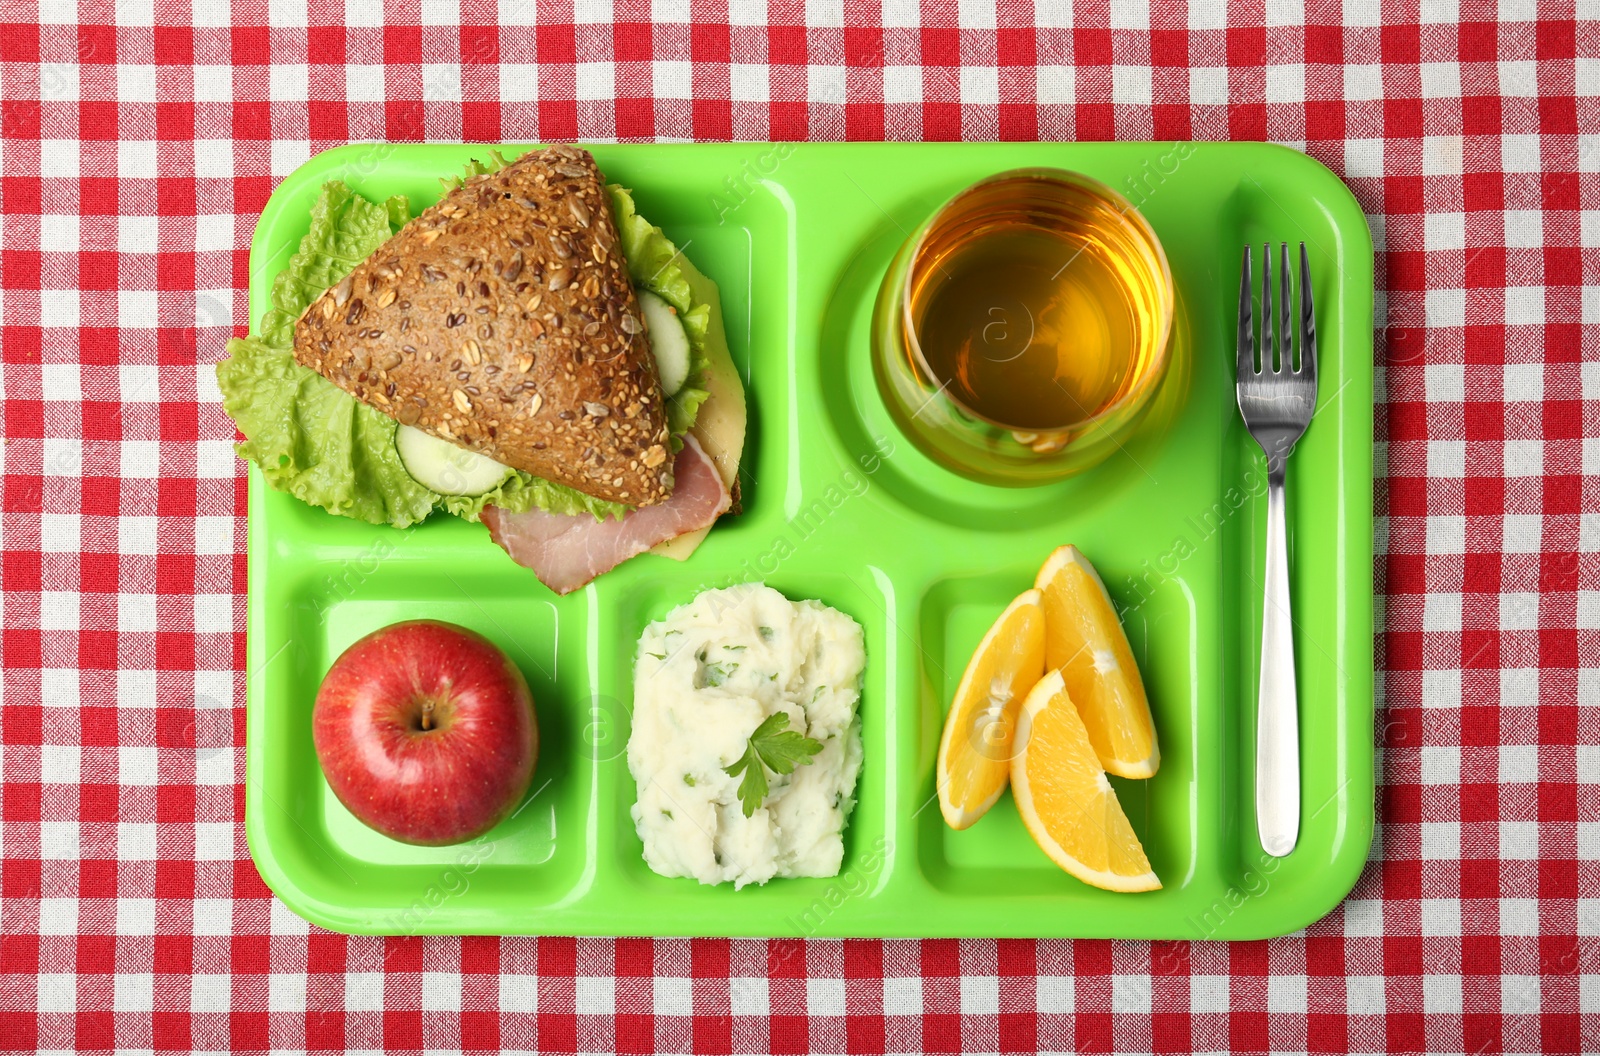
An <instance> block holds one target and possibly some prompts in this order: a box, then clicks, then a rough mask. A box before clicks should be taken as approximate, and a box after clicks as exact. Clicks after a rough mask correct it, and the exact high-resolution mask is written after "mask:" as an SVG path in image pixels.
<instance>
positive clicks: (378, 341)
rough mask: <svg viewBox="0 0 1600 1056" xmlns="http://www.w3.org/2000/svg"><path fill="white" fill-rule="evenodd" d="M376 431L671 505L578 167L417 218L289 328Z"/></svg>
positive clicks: (521, 162)
mask: <svg viewBox="0 0 1600 1056" xmlns="http://www.w3.org/2000/svg"><path fill="white" fill-rule="evenodd" d="M294 337H295V339H294V356H295V359H296V360H297V361H299V362H300V363H302V364H304V365H305V366H307V367H309V368H311V369H312V370H314V371H316V372H317V373H318V374H321V375H322V376H323V377H325V378H327V379H328V380H329V381H331V382H333V383H334V384H335V385H337V386H339V387H340V388H342V389H344V390H345V391H346V392H349V393H350V394H351V395H353V396H355V397H356V398H357V399H359V400H362V401H364V402H366V403H369V404H371V405H372V406H374V407H376V408H377V409H378V410H380V411H382V412H384V413H385V414H387V415H389V416H390V417H392V418H394V419H396V420H398V421H400V422H402V423H404V424H406V425H412V426H415V427H416V428H418V429H421V430H423V431H424V432H428V433H432V434H433V435H435V436H438V437H442V438H443V439H445V440H449V441H451V442H453V443H456V444H459V445H460V446H462V447H465V448H468V449H469V450H472V451H478V452H481V453H482V454H485V455H487V456H489V457H490V458H493V459H495V460H497V461H499V462H503V463H505V464H506V465H508V466H511V467H512V468H514V469H520V470H523V471H525V472H528V473H532V474H533V475H535V476H538V477H543V478H544V479H546V480H552V481H556V482H558V483H561V484H566V485H569V486H571V487H573V488H576V489H577V490H579V491H581V492H584V493H585V494H587V495H591V496H594V497H595V498H598V499H604V500H607V501H610V502H620V503H625V504H627V505H629V506H649V505H653V504H655V503H658V502H662V501H664V500H665V499H666V498H667V497H668V496H669V495H671V493H672V483H673V481H672V465H673V460H672V456H671V446H670V442H669V437H668V435H667V422H666V411H665V407H664V401H663V399H662V395H661V382H660V379H659V378H658V377H657V374H656V364H655V357H654V356H653V355H652V354H651V351H650V343H649V340H648V338H647V337H646V335H645V328H644V324H643V321H642V317H641V314H640V311H639V302H638V298H637V296H636V295H635V293H634V289H633V283H632V281H631V280H630V279H629V277H628V266H627V261H625V260H624V259H623V256H622V250H621V247H620V245H619V242H618V237H617V229H616V224H615V222H614V221H613V219H612V216H611V206H610V202H609V200H608V199H607V196H606V192H605V180H604V177H603V176H602V175H601V173H600V170H599V168H598V167H597V166H596V165H595V161H594V158H593V157H592V156H591V155H590V154H589V152H588V151H585V150H580V149H578V148H576V147H570V146H552V147H547V148H544V149H542V150H535V151H530V152H529V153H527V154H525V155H523V156H522V157H521V158H519V159H518V160H517V161H515V162H513V163H512V164H511V165H509V166H507V167H506V168H504V169H501V170H500V171H499V172H494V173H487V174H485V175H481V176H474V177H472V178H470V179H468V180H467V181H466V182H465V183H463V184H462V185H461V186H460V187H459V188H457V189H456V190H454V191H451V192H450V193H449V194H447V195H446V196H445V197H444V198H443V199H442V200H441V201H440V202H439V203H438V204H437V205H434V206H432V207H431V208H429V209H427V210H425V211H423V213H422V214H421V215H419V216H418V217H416V219H414V220H412V221H411V222H410V223H408V224H406V226H405V227H403V228H401V230H400V231H399V232H398V233H397V234H396V235H395V236H394V237H393V238H391V239H389V241H387V242H385V243H384V244H383V245H382V246H380V247H379V248H378V250H377V251H376V252H375V253H373V254H372V256H370V257H368V258H367V259H366V260H365V261H363V262H362V263H360V264H359V265H357V266H356V268H355V270H354V271H352V272H351V273H350V274H349V275H347V276H346V277H345V278H344V279H343V280H341V281H340V282H339V283H338V284H337V285H335V286H333V287H332V288H331V289H329V290H327V291H325V292H324V293H323V294H322V296H320V297H318V298H317V299H316V300H314V301H312V302H311V304H310V306H309V307H307V309H306V311H305V313H304V314H303V315H302V316H301V317H300V319H299V321H298V322H297V323H296V324H295V335H294Z"/></svg>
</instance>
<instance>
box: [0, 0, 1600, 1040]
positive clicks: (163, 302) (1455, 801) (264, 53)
mask: <svg viewBox="0 0 1600 1056" xmlns="http://www.w3.org/2000/svg"><path fill="white" fill-rule="evenodd" d="M307 6H308V5H307V4H306V3H304V2H303V0H300V2H297V0H270V2H267V3H263V2H260V0H254V2H250V3H241V4H236V5H233V8H232V9H231V10H230V9H229V7H228V5H226V4H223V3H220V2H218V3H209V2H202V0H194V2H193V3H192V4H191V3H189V2H186V0H117V2H115V3H112V2H110V0H106V2H90V0H83V2H82V3H74V0H54V2H50V3H45V4H43V5H40V6H37V7H36V6H32V5H26V4H18V3H10V2H8V3H5V4H4V7H3V15H0V22H3V23H4V24H3V25H0V103H3V120H4V127H3V133H4V134H3V142H0V249H3V254H0V361H3V362H0V396H3V410H4V416H3V421H0V433H3V437H4V440H3V446H0V465H3V471H4V476H3V484H0V496H3V515H0V580H3V584H4V594H3V600H0V606H3V609H0V611H3V628H4V629H3V637H0V642H3V656H0V667H3V673H0V764H3V776H4V781H3V785H0V851H3V859H4V860H3V864H0V1047H4V1048H6V1049H16V1050H31V1049H50V1050H66V1049H74V1048H82V1049H110V1048H119V1049H132V1050H147V1051H148V1050H151V1049H155V1050H188V1049H194V1050H206V1051H212V1050H220V1049H229V1048H233V1049H246V1050H267V1049H272V1050H283V1051H296V1050H305V1049H310V1050H327V1049H371V1050H378V1049H387V1050H402V1051H404V1050H419V1049H443V1050H469V1049H471V1050H482V1049H497V1048H507V1049H533V1048H538V1049H542V1050H546V1051H562V1050H566V1051H572V1050H579V1051H607V1050H621V1051H644V1050H649V1049H659V1050H663V1051H670V1052H689V1051H705V1052H727V1051H730V1050H731V1051H735V1052H756V1051H775V1052H799V1051H804V1050H807V1049H811V1050H816V1051H824V1052H857V1051H859V1052H869V1051H883V1050H889V1051H895V1052H909V1051H916V1050H929V1051H956V1050H963V1051H969V1052H974V1051H1014V1050H1031V1049H1035V1048H1038V1049H1049V1050H1073V1051H1107V1050H1111V1051H1118V1052H1124V1051H1125V1052H1135V1051H1146V1052H1148V1051H1152V1050H1159V1051H1179V1050H1187V1049H1191V1048H1193V1049H1199V1050H1212V1051H1225V1050H1229V1049H1234V1050H1261V1049H1276V1050H1291V1051H1312V1052H1344V1051H1352V1052H1379V1051H1385V1050H1388V1051H1410V1052H1416V1051H1424V1050H1426V1051H1430V1052H1472V1053H1484V1052H1493V1051H1501V1050H1504V1051H1513V1052H1535V1051H1545V1052H1577V1051H1582V1050H1587V1051H1591V1052H1593V1051H1596V1050H1600V864H1597V861H1596V860H1597V858H1600V557H1597V551H1600V9H1597V8H1596V6H1595V4H1594V3H1593V2H1592V0H1585V2H1582V3H1579V4H1578V5H1577V6H1576V8H1575V7H1574V5H1573V3H1571V2H1567V3H1544V2H1536V0H1502V2H1501V3H1499V4H1498V5H1496V4H1494V3H1486V2H1485V3H1474V4H1469V5H1467V6H1465V7H1464V8H1462V9H1461V10H1459V11H1458V10H1457V9H1456V8H1455V6H1454V5H1452V4H1449V3H1421V4H1419V3H1417V2H1409V3H1393V4H1386V5H1384V7H1383V9H1382V10H1381V11H1380V10H1379V9H1378V6H1377V5H1376V4H1369V3H1366V2H1357V0H1347V2H1346V3H1345V5H1344V8H1343V9H1342V10H1341V7H1340V5H1339V4H1338V3H1337V2H1322V3H1316V4H1314V5H1312V8H1313V9H1312V10H1311V11H1309V12H1303V11H1301V10H1299V9H1298V5H1295V4H1293V3H1281V2H1278V0H1271V2H1266V3H1261V2H1255V3H1239V4H1231V5H1225V4H1223V3H1203V2H1199V0H1194V2H1192V3H1190V4H1188V5H1187V6H1185V5H1184V4H1182V3H1179V4H1177V5H1174V6H1171V7H1170V8H1166V9H1165V10H1163V11H1162V12H1160V13H1148V14H1147V13H1146V12H1145V11H1144V10H1143V5H1135V4H1127V5H1122V6H1121V9H1120V10H1118V11H1117V12H1114V13H1112V14H1110V15H1108V14H1107V13H1106V12H1104V11H1099V10H1094V9H1093V8H1092V5H1090V4H1088V3H1082V2H1080V3H1077V4H1067V3H1054V2H1052V3H1044V2H1040V3H1038V4H1037V5H1032V6H1031V5H1030V4H1029V3H1028V2H1027V0H1007V2H1005V3H1003V4H1001V5H1000V9H999V10H998V11H997V10H996V9H995V8H994V7H992V6H987V5H985V4H983V3H981V2H970V3H969V2H962V3H960V4H949V3H939V2H936V0H923V2H921V3H916V2H907V0H885V2H883V3H881V4H879V3H860V4H857V3H849V4H845V5H844V7H843V9H841V6H840V4H839V3H838V2H828V0H812V2H810V3H805V4H800V3H792V2H791V3H784V2H778V0H773V2H772V3H770V4H769V5H765V6H760V5H758V6H756V7H755V8H754V9H752V8H751V7H750V6H749V5H747V4H738V5H735V7H734V9H732V10H730V9H729V7H728V5H726V4H724V3H720V2H717V0H655V3H653V4H648V3H637V2H629V3H619V4H617V5H616V8H615V10H613V8H612V7H611V5H610V4H607V3H604V2H602V0H576V2H574V0H551V2H548V3H540V4H538V6H537V10H536V9H535V6H534V5H533V4H531V3H520V2H513V0H505V2H504V3H503V4H502V6H501V7H500V9H499V10H498V11H494V10H489V11H478V10H476V9H474V5H472V4H470V3H459V4H458V3H456V2H451V3H442V2H438V0H423V2H420V3H418V2H415V0H391V2H390V3H387V4H383V5H379V4H376V3H356V2H354V0H351V2H349V3H348V4H345V5H341V4H339V3H337V2H335V3H321V2H314V3H312V4H310V5H309V8H310V9H309V10H308V9H307ZM380 6H381V17H380ZM1035 137H1037V138H1042V139H1109V138H1122V139H1150V138H1157V139H1190V138H1193V139H1243V140H1259V139H1268V140H1274V141H1278V142H1282V143H1288V144H1291V145H1293V146H1296V147H1299V148H1302V149H1304V150H1306V151H1308V152H1309V153H1311V154H1313V155H1314V156H1316V157H1317V158H1319V159H1320V160H1322V161H1323V162H1325V163H1327V164H1328V165H1329V166H1331V167H1332V168H1333V169H1334V170H1335V171H1336V172H1338V173H1340V174H1341V175H1342V176H1343V177H1344V178H1345V179H1346V180H1347V181H1348V182H1349V184H1350V186H1351V187H1352V188H1353V189H1354V191H1355V194H1356V196H1357V197H1358V198H1359V199H1360V201H1361V203H1362V205H1363V206H1364V208H1365V209H1366V211H1367V213H1368V216H1369V217H1370V219H1371V224H1372V229H1373V233H1374V236H1375V241H1376V244H1377V250H1378V274H1379V278H1378V285H1379V299H1378V312H1377V318H1378V323H1379V326H1380V328H1381V329H1380V330H1379V332H1378V334H1377V339H1378V340H1377V348H1378V353H1377V354H1378V356H1379V363H1378V367H1379V368H1380V369H1379V371H1378V377H1379V383H1378V384H1379V389H1378V393H1379V394H1378V403H1377V406H1376V408H1375V414H1376V417H1377V434H1378V437H1379V443H1378V445H1377V449H1376V451H1375V453H1374V458H1375V460H1376V470H1377V475H1378V477H1379V481H1378V484H1377V495H1376V501H1377V504H1378V528H1377V532H1378V538H1377V544H1378V553H1379V557H1378V560H1377V566H1376V567H1375V568H1374V570H1373V576H1374V583H1375V585H1376V590H1377V594H1378V599H1379V617H1380V620H1379V632H1378V640H1377V642H1376V651H1377V655H1378V658H1379V661H1378V662H1379V664H1380V671H1379V675H1378V679H1377V685H1378V689H1379V702H1380V722H1379V726H1378V730H1377V737H1378V741H1379V744H1380V748H1381V752H1380V762H1381V772H1382V778H1381V786H1380V789H1379V797H1378V801H1379V802H1378V815H1379V822H1380V825H1379V834H1378V837H1377V840H1376V842H1375V844H1374V847H1373V853H1372V862H1371V864H1370V865H1369V867H1368V868H1367V871H1366V873H1365V875H1364V876H1363V878H1362V880H1361V882H1360V884H1359V885H1358V886H1357V888H1356V890H1355V892H1354V894H1353V895H1352V896H1351V897H1350V899H1349V901H1347V902H1346V903H1345V904H1344V905H1343V906H1342V907H1341V908H1340V909H1338V910H1337V911H1335V912H1334V913H1333V915H1332V916H1330V917H1328V918H1327V919H1326V920H1324V921H1322V922H1321V923H1319V924H1316V925H1314V926H1313V927H1311V928H1309V929H1307V930H1306V931H1305V932H1304V933H1301V934H1296V935H1293V936H1290V937H1287V938H1283V939H1278V940H1273V941H1268V942H1248V943H1239V944H1233V945H1227V944H1220V943H1194V944H1182V943H1179V944H1160V943H1158V944H1155V945H1152V944H1150V943H1144V942H999V943H996V942H953V941H930V942H914V941H895V942H876V941H849V942H831V941H828V942H824V941H814V942H810V943H805V944H803V946H802V947H801V948H800V950H799V955H798V956H794V955H790V951H788V950H785V949H780V948H778V944H769V943H766V942H756V941H733V942H728V941H720V940H712V941H693V942H691V941H678V940H673V941H649V940H625V941H616V942H612V941H609V940H590V939H583V940H577V941H574V940H572V939H545V940H532V939H528V940H522V939H417V938H390V939H382V938H347V937H344V936H340V935H335V934H329V933H326V932H323V931H321V930H319V929H316V928H312V927H310V926H308V925H307V924H305V923H303V922H302V921H300V920H299V919H298V918H296V917H295V916H294V915H293V914H291V913H290V912H288V911H287V910H286V909H284V908H283V907H282V905H280V904H279V903H277V902H276V901H275V900H274V899H273V898H272V897H271V895H270V894H269V893H268V891H267V888H266V887H265V886H264V885H263V884H262V882H261V879H260V878H259V876H258V875H257V873H256V870H255V869H254V867H253V866H252V865H251V862H250V858H249V855H248V852H247V850H246V847H245V840H244V833H243V829H242V826H241V820H242V803H243V794H242V787H241V782H242V779H243V773H244V759H243V748H242V745H243V680H242V675H241V668H242V665H243V657H244V623H243V620H244V605H245V599H244V590H245V560H244V555H243V544H244V519H243V516H242V514H243V512H244V506H245V500H244V478H243V476H242V473H241V465H240V463H239V462H238V460H237V459H236V458H235V457H234V455H233V452H232V447H231V445H232V440H233V437H234V431H233V426H232V423H231V422H230V421H229V420H228V419H227V418H226V417H225V416H224V415H223V413H222V410H221V408H220V407H219V406H218V396H217V392H216V386H215V381H214V378H213V374H212V364H213V363H214V362H215V361H216V359H217V358H218V357H219V356H220V355H221V353H222V345H223V342H224V340H225V339H226V338H227V337H228V336H229V335H231V334H235V333H240V332H242V329H243V323H244V321H245V290H244V287H245V283H246V258H247V248H246V247H247V245H248V242H249V238H250V235H251V232H252V230H253V228H254V225H255V221H256V217H257V215H258V213H259V211H260V209H261V207H262V205H263V203H265V201H266V199H267V196H268V194H269V193H270V192H271V190H272V188H273V186H274V185H275V183H276V181H277V180H279V179H280V178H282V177H283V176H284V175H286V174H287V173H288V172H290V171H291V170H292V169H294V168H295V167H296V166H297V165H298V164H299V163H300V162H302V161H304V160H305V159H306V158H307V157H309V156H310V155H311V154H312V153H313V152H315V151H318V150H321V149H323V148H325V147H329V146H333V145H335V144H339V143H344V142H347V141H350V140H424V139H428V140H461V139H468V140H484V141H491V142H498V141H537V140H569V139H598V140H604V139H611V138H617V139H650V138H660V139H674V140H679V139H729V138H732V139H751V140H765V139H806V138H811V139H844V138H852V139H878V138H886V139H918V138H925V139H957V138H966V139H996V138H1002V139H1004V138H1022V139H1028V138H1035Z"/></svg>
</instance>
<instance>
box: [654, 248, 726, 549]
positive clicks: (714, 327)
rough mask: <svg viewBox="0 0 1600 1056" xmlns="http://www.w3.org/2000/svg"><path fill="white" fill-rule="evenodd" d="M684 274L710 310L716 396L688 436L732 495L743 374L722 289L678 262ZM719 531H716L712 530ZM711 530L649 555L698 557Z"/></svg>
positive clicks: (711, 384)
mask: <svg viewBox="0 0 1600 1056" xmlns="http://www.w3.org/2000/svg"><path fill="white" fill-rule="evenodd" d="M678 262H679V265H680V266H681V267H682V268H683V273H684V275H685V276H687V277H688V279H689V285H690V287H691V288H692V289H693V290H694V298H695V300H696V301H700V302H705V303H708V304H710V305H711V325H710V326H709V327H707V328H706V349H705V351H706V372H705V389H706V391H707V392H709V393H710V394H711V395H710V396H709V397H708V398H707V399H706V402H705V403H703V404H701V405H700V413H699V414H698V415H696V416H695V421H694V425H693V426H691V427H690V429H689V432H690V433H692V434H694V438H695V439H696V440H698V441H700V446H701V447H702V448H704V449H705V452H706V454H708V455H710V456H711V461H712V462H714V463H715V464H716V467H717V472H718V473H720V474H721V475H722V482H723V483H724V484H726V485H727V486H728V487H729V489H732V488H733V486H734V484H735V482H737V481H738V479H739V456H740V454H741V453H743V451H744V430H745V423H746V421H747V420H748V416H747V412H746V409H745V402H744V384H743V383H742V382H741V381H740V380H739V368H738V367H736V366H734V364H733V356H732V354H731V353H730V352H729V351H728V334H727V330H726V329H725V328H724V327H723V325H722V297H721V295H720V294H719V293H718V292H717V284H716V283H714V282H712V281H711V280H710V279H708V278H706V277H705V276H704V275H702V274H700V271H699V269H698V268H696V267H695V266H694V265H693V264H691V263H689V261H688V259H687V258H685V257H681V256H680V257H679V258H678ZM713 527H715V526H713ZM710 530H711V529H710V528H702V529H700V530H699V531H695V532H689V533H688V534H687V535H680V536H678V537H677V538H676V539H668V540H667V541H666V542H664V543H661V544H659V545H657V546H656V547H654V548H653V549H652V550H651V551H650V552H651V553H654V554H660V555H661V556H663V557H670V558H672V559H673V560H674V561H685V560H687V559H688V557H689V555H690V554H692V553H694V552H695V549H696V548H697V547H698V546H699V545H700V541H701V540H702V539H704V538H705V537H706V533H707V532H709V531H710Z"/></svg>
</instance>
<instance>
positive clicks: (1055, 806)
mask: <svg viewBox="0 0 1600 1056" xmlns="http://www.w3.org/2000/svg"><path fill="white" fill-rule="evenodd" d="M1015 748H1016V750H1015V752H1014V754H1013V755H1012V757H1011V794H1012V795H1013V796H1014V797H1015V798H1016V801H1017V810H1018V811H1020V812H1021V814H1022V823H1023V824H1024V825H1026V826H1027V827H1028V832H1029V833H1030V834H1031V835H1032V836H1033V839H1034V842H1035V843H1037V844H1038V845H1039V848H1040V850H1042V851H1044V853H1045V854H1047V855H1049V856H1050V860H1051V861H1053V862H1055V863H1056V864H1057V865H1059V866H1060V867H1061V868H1063V869H1065V870H1066V871H1067V872H1069V873H1071V874H1072V875H1073V876H1075V877H1077V878H1078V879H1079V880H1082V881H1083V882H1084V883H1086V884H1091V885H1093V886H1095V887H1101V888H1104V889H1106V890H1107V891H1154V890H1156V889H1158V888H1159V887H1160V886H1161V881H1160V880H1159V879H1157V878H1156V874H1155V872H1154V871H1153V870H1152V869H1151V868H1150V859H1148V858H1146V857H1145V853H1144V847H1143V845H1141V844H1140V843H1139V837H1138V836H1136V835H1134V832H1133V826H1131V825H1129V824H1128V816H1127V815H1126V814H1124V813H1123V812H1122V804H1120V803H1118V802H1117V791H1116V789H1114V788H1112V787H1111V782H1110V781H1108V780H1106V773H1105V770H1103V769H1102V768H1101V766H1100V761H1099V759H1097V758H1096V757H1095V750H1094V747H1093V746H1092V745H1091V744H1090V743H1089V731H1088V729H1087V728H1086V727H1085V726H1084V723H1083V718H1082V717H1081V716H1080V715H1079V713H1078V708H1077V707H1076V706H1074V704H1073V700H1072V696H1071V694H1070V693H1069V692H1068V690H1067V686H1066V683H1065V682H1064V681H1063V680H1062V677H1061V672H1060V671H1051V672H1050V673H1049V674H1047V675H1045V676H1044V677H1043V678H1041V679H1040V680H1039V681H1038V683H1037V684H1036V685H1035V686H1034V687H1033V691H1032V692H1031V693H1029V694H1028V698H1027V700H1025V701H1023V703H1022V708H1021V710H1020V711H1019V712H1018V714H1017V730H1016V742H1015Z"/></svg>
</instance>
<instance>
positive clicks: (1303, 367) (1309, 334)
mask: <svg viewBox="0 0 1600 1056" xmlns="http://www.w3.org/2000/svg"><path fill="white" fill-rule="evenodd" d="M1300 371H1301V373H1304V374H1309V375H1310V376H1311V379H1312V380H1313V381H1315V380H1316V377H1317V316H1316V312H1315V311H1314V310H1313V308H1312V304H1311V260H1310V258H1309V257H1307V256H1306V244H1305V243H1304V242H1302V243H1300Z"/></svg>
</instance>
